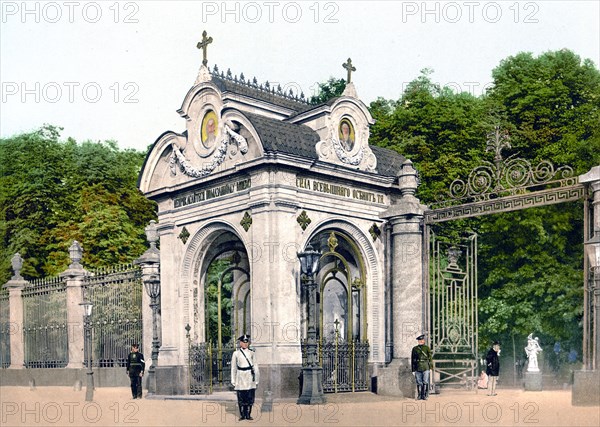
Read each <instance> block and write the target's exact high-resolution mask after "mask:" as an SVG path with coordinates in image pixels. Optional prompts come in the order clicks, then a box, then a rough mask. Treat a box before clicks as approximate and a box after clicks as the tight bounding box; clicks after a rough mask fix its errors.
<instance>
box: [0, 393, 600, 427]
mask: <svg viewBox="0 0 600 427" xmlns="http://www.w3.org/2000/svg"><path fill="white" fill-rule="evenodd" d="M129 395H130V394H129V390H128V389H127V388H98V389H96V391H95V393H94V401H93V402H85V388H84V389H83V390H80V391H75V390H74V389H73V388H69V387H37V388H35V389H33V390H32V389H30V388H29V387H0V402H1V405H2V415H1V416H2V419H1V422H0V425H2V426H48V425H52V426H87V425H94V426H115V425H128V426H132V425H133V426H135V425H137V426H199V425H203V426H240V425H255V426H282V425H293V426H313V425H320V426H336V425H337V426H397V425H408V426H512V425H518V426H532V425H534V426H544V427H545V426H598V425H600V407H598V406H594V407H573V406H571V391H570V390H553V391H541V392H525V391H522V390H514V389H500V390H498V395H497V396H494V397H490V396H487V395H486V393H485V391H483V390H482V391H481V392H480V393H476V392H475V391H463V390H443V391H442V393H441V394H439V395H433V396H430V398H429V400H428V401H426V402H424V401H415V400H409V399H397V398H390V397H384V396H378V395H374V394H371V393H354V394H353V393H344V394H337V395H333V394H327V395H326V397H327V403H326V404H324V405H315V406H304V405H303V406H299V405H296V403H295V401H294V400H281V401H278V400H276V401H275V402H274V403H273V408H272V411H271V412H260V403H261V402H260V400H258V401H257V405H255V408H254V410H253V416H254V418H255V420H254V421H238V417H237V410H236V409H237V408H236V403H235V400H234V395H233V393H224V394H217V395H212V396H211V398H212V399H219V400H218V401H217V400H206V399H190V398H189V397H187V398H185V397H184V398H179V399H173V398H168V399H166V398H164V396H154V397H152V398H144V399H141V400H131V399H130V398H129Z"/></svg>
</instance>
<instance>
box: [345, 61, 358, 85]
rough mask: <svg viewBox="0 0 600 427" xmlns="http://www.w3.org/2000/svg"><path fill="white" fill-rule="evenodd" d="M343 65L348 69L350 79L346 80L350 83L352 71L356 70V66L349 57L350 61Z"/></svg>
mask: <svg viewBox="0 0 600 427" xmlns="http://www.w3.org/2000/svg"><path fill="white" fill-rule="evenodd" d="M342 67H344V68H345V69H346V70H348V79H347V80H346V84H348V83H350V78H351V75H352V71H356V67H353V66H352V60H351V59H350V58H348V61H347V62H346V63H344V64H342Z"/></svg>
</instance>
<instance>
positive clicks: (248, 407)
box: [246, 405, 254, 421]
mask: <svg viewBox="0 0 600 427" xmlns="http://www.w3.org/2000/svg"><path fill="white" fill-rule="evenodd" d="M251 412H252V405H248V406H246V419H247V420H250V421H252V420H253V419H254V418H252V415H250V413H251Z"/></svg>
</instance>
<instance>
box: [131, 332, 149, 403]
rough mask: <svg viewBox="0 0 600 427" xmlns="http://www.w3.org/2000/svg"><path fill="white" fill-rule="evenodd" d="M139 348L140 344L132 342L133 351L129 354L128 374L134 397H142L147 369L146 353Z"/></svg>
mask: <svg viewBox="0 0 600 427" xmlns="http://www.w3.org/2000/svg"><path fill="white" fill-rule="evenodd" d="M139 349H140V346H139V345H138V344H132V346H131V353H129V356H127V375H129V379H130V381H131V395H132V396H133V398H134V399H141V398H142V377H143V376H144V370H145V369H146V362H145V360H144V355H143V354H142V353H140V352H139Z"/></svg>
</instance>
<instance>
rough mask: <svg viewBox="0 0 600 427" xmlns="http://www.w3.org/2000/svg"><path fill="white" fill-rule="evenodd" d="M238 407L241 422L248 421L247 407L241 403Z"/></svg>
mask: <svg viewBox="0 0 600 427" xmlns="http://www.w3.org/2000/svg"><path fill="white" fill-rule="evenodd" d="M238 406H239V408H240V421H243V420H245V419H246V412H245V407H244V405H242V404H241V403H238Z"/></svg>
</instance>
